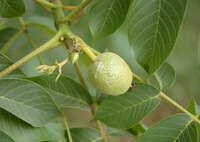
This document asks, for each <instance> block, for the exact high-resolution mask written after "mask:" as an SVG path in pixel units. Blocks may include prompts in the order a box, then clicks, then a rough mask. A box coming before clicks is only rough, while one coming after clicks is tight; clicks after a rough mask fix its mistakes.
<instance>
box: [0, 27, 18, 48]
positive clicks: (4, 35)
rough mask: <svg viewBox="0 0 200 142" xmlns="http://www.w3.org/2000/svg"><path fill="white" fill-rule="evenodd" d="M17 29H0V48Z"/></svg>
mask: <svg viewBox="0 0 200 142" xmlns="http://www.w3.org/2000/svg"><path fill="white" fill-rule="evenodd" d="M18 31H19V30H18V29H16V28H5V29H2V30H0V49H1V48H2V47H3V46H4V45H5V44H6V42H8V41H9V39H10V38H12V37H13V36H14V35H15V34H16V33H17V32H18Z"/></svg>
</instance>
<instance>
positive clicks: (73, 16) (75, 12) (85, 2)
mask: <svg viewBox="0 0 200 142" xmlns="http://www.w3.org/2000/svg"><path fill="white" fill-rule="evenodd" d="M91 1H92V0H83V1H82V3H81V4H80V5H79V6H78V7H77V8H76V9H74V10H73V11H72V12H71V13H70V14H69V15H68V16H67V17H65V18H64V21H65V22H67V23H68V25H70V24H71V23H72V22H73V21H74V20H75V19H76V17H77V15H78V14H79V13H80V12H81V11H82V10H83V9H84V8H85V7H86V6H87V5H88V4H89V3H90V2H91Z"/></svg>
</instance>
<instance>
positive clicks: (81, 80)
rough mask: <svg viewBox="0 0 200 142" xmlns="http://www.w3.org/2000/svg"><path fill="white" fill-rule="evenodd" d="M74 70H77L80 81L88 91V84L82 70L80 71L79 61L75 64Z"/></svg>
mask: <svg viewBox="0 0 200 142" xmlns="http://www.w3.org/2000/svg"><path fill="white" fill-rule="evenodd" d="M74 68H75V70H76V72H77V74H78V77H79V80H80V82H81V84H82V86H83V87H85V88H86V89H87V90H88V87H87V84H86V82H85V80H84V78H83V75H82V73H81V70H80V67H79V63H78V61H76V62H75V63H74Z"/></svg>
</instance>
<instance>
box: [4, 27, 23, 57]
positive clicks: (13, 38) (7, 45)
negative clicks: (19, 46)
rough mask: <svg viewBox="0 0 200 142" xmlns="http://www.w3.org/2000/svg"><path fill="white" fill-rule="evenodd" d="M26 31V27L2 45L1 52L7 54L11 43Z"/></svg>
mask: <svg viewBox="0 0 200 142" xmlns="http://www.w3.org/2000/svg"><path fill="white" fill-rule="evenodd" d="M23 32H24V29H21V30H19V31H18V32H17V33H16V34H15V35H14V36H13V37H11V38H10V40H9V41H8V42H7V43H6V44H5V45H4V46H3V47H2V49H1V50H0V52H1V53H3V54H5V53H6V52H7V51H8V49H9V48H10V47H11V45H12V44H13V43H14V42H15V41H16V39H17V38H18V37H19V36H20V35H21V34H22V33H23Z"/></svg>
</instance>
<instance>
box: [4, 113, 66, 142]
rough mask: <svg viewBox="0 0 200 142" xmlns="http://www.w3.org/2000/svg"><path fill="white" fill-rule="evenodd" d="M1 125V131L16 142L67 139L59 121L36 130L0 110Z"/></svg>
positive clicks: (51, 122)
mask: <svg viewBox="0 0 200 142" xmlns="http://www.w3.org/2000/svg"><path fill="white" fill-rule="evenodd" d="M0 124H1V125H0V131H2V132H4V133H6V134H8V135H9V136H10V137H11V138H12V139H13V140H15V141H16V142H41V141H56V142H58V141H59V142H61V141H62V140H64V139H65V138H64V135H65V134H64V133H65V131H64V128H63V127H62V125H61V124H60V123H58V122H57V121H50V122H48V123H47V124H46V125H45V126H43V127H40V128H34V127H32V126H31V125H29V124H27V123H26V122H24V121H22V120H20V119H19V118H17V117H15V116H14V115H12V114H10V113H8V112H7V111H5V110H3V109H0ZM0 139H1V137H0ZM65 141H66V140H65ZM2 142H5V141H2Z"/></svg>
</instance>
